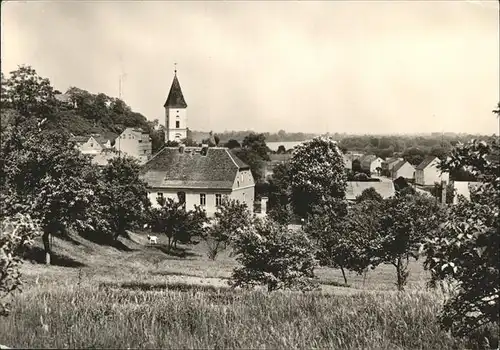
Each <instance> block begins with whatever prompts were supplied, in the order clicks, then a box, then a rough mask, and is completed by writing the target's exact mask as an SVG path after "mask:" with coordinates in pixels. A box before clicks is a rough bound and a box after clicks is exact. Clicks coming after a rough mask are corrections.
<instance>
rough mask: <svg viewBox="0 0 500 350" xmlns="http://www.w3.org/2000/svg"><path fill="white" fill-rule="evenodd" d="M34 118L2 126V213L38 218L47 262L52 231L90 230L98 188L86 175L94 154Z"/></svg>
mask: <svg viewBox="0 0 500 350" xmlns="http://www.w3.org/2000/svg"><path fill="white" fill-rule="evenodd" d="M38 125H39V123H37V122H36V120H35V119H31V120H30V119H27V120H24V121H23V123H22V124H20V123H13V124H12V125H11V126H9V127H8V128H7V130H2V143H1V154H2V158H3V159H2V167H3V171H2V172H1V175H2V176H1V177H2V185H3V186H2V187H3V191H2V197H3V198H2V201H1V202H2V207H1V215H7V216H13V215H15V214H16V213H29V214H30V215H31V216H32V217H33V218H34V219H36V220H38V221H39V223H40V226H41V229H42V231H43V234H42V240H43V244H44V248H45V253H46V262H47V263H48V264H50V254H51V247H50V243H49V238H50V235H51V234H62V235H64V234H66V229H68V228H70V227H74V228H75V229H77V230H81V229H85V228H87V227H88V224H89V217H88V215H87V210H88V208H89V205H90V203H91V202H92V201H93V200H94V190H93V188H92V186H91V185H90V183H89V182H88V181H87V179H86V175H87V174H88V173H89V171H90V169H91V168H92V166H91V164H90V158H89V157H88V156H85V155H82V154H81V153H80V152H79V151H78V150H76V149H74V148H73V147H72V146H71V145H70V144H69V143H68V138H67V135H64V134H58V133H55V132H50V131H45V130H40V129H39V126H38Z"/></svg>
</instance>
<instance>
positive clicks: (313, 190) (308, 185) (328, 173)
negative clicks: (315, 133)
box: [290, 137, 346, 218]
mask: <svg viewBox="0 0 500 350" xmlns="http://www.w3.org/2000/svg"><path fill="white" fill-rule="evenodd" d="M290 189H291V196H290V201H291V203H292V206H293V210H294V212H295V214H297V215H298V216H300V217H301V218H306V217H307V215H308V214H310V213H312V210H313V207H314V206H316V205H318V204H321V202H322V201H323V200H325V199H328V198H329V197H333V198H339V199H343V198H345V190H346V175H345V171H344V160H343V158H342V154H341V152H340V150H339V148H338V146H337V143H336V142H335V141H334V140H333V139H331V138H323V137H317V138H314V139H312V140H310V141H307V142H304V143H302V144H300V145H298V146H296V148H295V151H294V153H293V156H292V158H291V160H290Z"/></svg>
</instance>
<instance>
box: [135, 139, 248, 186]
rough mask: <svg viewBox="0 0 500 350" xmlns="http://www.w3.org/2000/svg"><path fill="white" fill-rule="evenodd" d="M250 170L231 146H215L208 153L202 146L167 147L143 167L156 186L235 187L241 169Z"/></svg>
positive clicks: (151, 183)
mask: <svg viewBox="0 0 500 350" xmlns="http://www.w3.org/2000/svg"><path fill="white" fill-rule="evenodd" d="M240 169H241V170H242V169H248V165H246V164H245V163H244V162H243V161H241V160H240V159H239V158H238V157H236V156H235V155H234V154H232V153H231V152H230V151H229V149H227V148H222V147H211V148H209V149H208V152H207V155H206V156H203V155H202V154H201V153H200V148H199V147H185V148H184V151H183V152H182V153H181V152H180V151H179V147H165V148H163V149H162V150H161V151H159V152H158V153H157V154H156V155H155V156H154V157H153V158H151V159H150V160H149V161H148V162H147V163H146V164H145V165H144V166H143V168H142V170H141V178H142V179H143V180H144V181H146V182H147V183H148V186H149V187H152V188H207V189H208V188H213V189H232V187H233V183H234V180H235V177H236V174H237V172H238V170H240Z"/></svg>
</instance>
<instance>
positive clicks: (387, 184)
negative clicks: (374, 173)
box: [345, 181, 396, 202]
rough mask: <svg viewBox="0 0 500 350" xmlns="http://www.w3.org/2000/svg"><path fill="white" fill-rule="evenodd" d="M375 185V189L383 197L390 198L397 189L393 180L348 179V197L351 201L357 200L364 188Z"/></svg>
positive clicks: (346, 194)
mask: <svg viewBox="0 0 500 350" xmlns="http://www.w3.org/2000/svg"><path fill="white" fill-rule="evenodd" d="M371 187H373V188H374V189H375V191H376V192H377V193H378V194H380V195H381V196H382V198H384V199H385V198H389V197H392V196H394V195H395V194H396V189H395V188H394V183H393V182H392V181H380V182H371V181H347V187H346V193H345V196H346V199H347V200H348V201H349V202H353V201H355V200H356V197H358V196H360V195H361V193H363V191H364V190H366V189H368V188H371Z"/></svg>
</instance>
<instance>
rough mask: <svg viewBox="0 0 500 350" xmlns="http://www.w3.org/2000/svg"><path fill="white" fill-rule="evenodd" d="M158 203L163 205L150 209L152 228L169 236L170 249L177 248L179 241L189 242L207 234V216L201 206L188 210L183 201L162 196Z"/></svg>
mask: <svg viewBox="0 0 500 350" xmlns="http://www.w3.org/2000/svg"><path fill="white" fill-rule="evenodd" d="M158 203H159V204H160V205H161V207H160V208H153V209H151V211H150V225H151V230H152V231H153V232H155V233H162V234H165V235H166V236H167V238H168V249H172V248H177V243H178V242H179V243H183V244H189V243H193V242H194V241H193V238H195V237H204V236H205V232H204V230H205V229H204V225H205V223H206V222H207V216H206V212H205V210H203V209H202V208H201V207H200V206H195V208H194V210H186V208H185V205H184V203H183V202H180V201H175V200H174V199H172V198H167V199H164V198H160V199H159V200H158Z"/></svg>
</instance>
